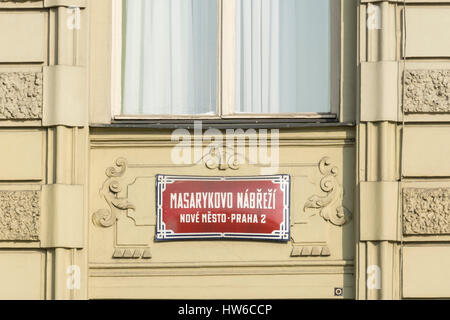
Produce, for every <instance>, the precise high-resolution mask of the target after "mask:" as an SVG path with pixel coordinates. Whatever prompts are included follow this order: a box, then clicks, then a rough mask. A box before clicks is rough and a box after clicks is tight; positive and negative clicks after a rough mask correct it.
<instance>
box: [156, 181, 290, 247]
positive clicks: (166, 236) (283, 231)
mask: <svg viewBox="0 0 450 320" xmlns="http://www.w3.org/2000/svg"><path fill="white" fill-rule="evenodd" d="M175 181H271V182H272V183H274V184H280V189H281V190H282V191H283V222H282V223H281V225H280V230H276V231H274V232H272V233H271V234H256V233H178V234H177V233H175V232H173V231H172V230H167V229H166V226H165V223H164V221H163V220H164V219H163V207H162V203H163V192H164V191H165V189H166V185H167V184H172V183H174V182H175ZM290 189H291V177H290V176H289V175H275V176H258V177H194V176H169V175H157V176H156V197H157V199H156V234H155V241H174V240H202V239H207V240H214V239H216V240H228V239H229V240H232V239H236V240H268V241H278V242H288V241H290V239H291V232H290V231H291V224H290V202H291V201H290V200H291V190H290Z"/></svg>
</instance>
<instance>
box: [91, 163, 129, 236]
mask: <svg viewBox="0 0 450 320" xmlns="http://www.w3.org/2000/svg"><path fill="white" fill-rule="evenodd" d="M126 169H127V160H126V159H124V158H119V159H117V160H116V167H110V168H108V169H107V170H106V176H107V177H108V179H107V180H106V181H105V182H104V183H103V186H102V188H101V190H100V195H101V196H102V197H103V198H104V199H105V200H106V202H107V203H108V206H109V210H108V209H100V210H98V211H96V212H95V213H94V214H93V216H92V220H93V222H94V224H95V225H97V226H100V227H104V228H109V227H112V226H113V225H114V224H115V223H116V221H117V218H118V216H119V214H120V213H122V212H127V211H128V210H130V209H131V210H135V207H134V205H133V204H131V203H130V202H128V199H127V198H125V197H120V196H119V194H120V193H121V192H122V185H121V183H120V178H121V177H123V175H124V174H125V171H126Z"/></svg>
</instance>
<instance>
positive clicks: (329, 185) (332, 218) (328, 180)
mask: <svg viewBox="0 0 450 320" xmlns="http://www.w3.org/2000/svg"><path fill="white" fill-rule="evenodd" d="M319 170H320V173H321V174H322V175H324V177H323V178H322V180H321V181H320V188H321V189H322V191H323V192H325V193H326V195H325V196H318V195H314V196H312V197H311V198H309V200H308V202H306V204H305V207H304V209H303V211H305V212H306V209H319V210H320V216H321V217H322V218H323V219H324V220H325V221H327V222H330V223H332V224H333V225H335V226H343V225H345V224H346V223H348V222H349V221H350V220H351V218H352V214H351V212H350V211H349V210H348V209H347V208H345V207H344V206H343V205H342V202H343V198H344V189H343V187H342V186H341V185H340V184H339V182H338V180H337V176H338V168H337V167H336V166H333V165H332V163H331V159H330V158H329V157H325V158H323V159H322V160H321V161H320V162H319Z"/></svg>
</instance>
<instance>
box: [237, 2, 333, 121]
mask: <svg viewBox="0 0 450 320" xmlns="http://www.w3.org/2000/svg"><path fill="white" fill-rule="evenodd" d="M235 1H236V30H237V31H236V39H237V40H236V112H238V113H239V112H241V113H288V112H330V110H331V103H330V100H331V99H330V95H331V94H330V90H331V88H330V78H331V77H330V70H331V66H330V64H331V63H330V60H331V56H330V55H331V53H330V47H331V46H330V28H331V27H330V0H235Z"/></svg>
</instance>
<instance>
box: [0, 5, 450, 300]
mask: <svg viewBox="0 0 450 320" xmlns="http://www.w3.org/2000/svg"><path fill="white" fill-rule="evenodd" d="M336 1H338V0H336ZM69 5H77V6H79V7H80V8H81V10H80V12H81V24H80V29H71V28H68V27H67V21H68V19H70V18H71V15H72V14H73V10H69V9H68V6H69ZM368 5H375V6H376V7H375V9H376V12H378V13H379V18H380V26H379V27H380V28H373V26H372V25H370V24H368V23H367V22H368V21H370V20H368V19H367V18H368V17H367V15H368V13H367V8H368ZM404 10H406V11H404ZM341 11H342V21H341V25H342V37H341V38H342V39H341V60H342V61H341V81H340V85H341V88H340V104H341V112H340V119H339V120H340V121H339V123H331V124H330V123H328V124H307V125H298V124H297V125H293V124H292V125H291V126H290V128H287V127H280V128H279V129H280V172H279V173H286V174H290V175H291V177H292V200H291V231H292V239H291V241H290V242H288V243H285V244H279V243H267V242H245V241H220V242H218V241H212V242H195V241H194V242H192V241H190V242H173V243H155V242H154V240H153V238H154V230H155V210H154V208H155V196H154V184H155V175H156V174H178V175H183V174H189V175H199V176H218V175H220V176H224V175H225V176H248V175H258V174H260V169H261V168H260V167H259V166H257V165H250V164H242V165H240V166H239V167H238V168H231V167H229V166H226V165H225V166H223V167H221V168H217V167H216V166H210V165H208V164H205V163H199V164H197V165H193V166H187V165H172V164H170V153H171V150H172V148H173V146H174V142H172V141H171V132H172V131H171V130H170V129H164V128H162V127H158V126H146V125H140V126H125V125H123V124H120V123H114V125H111V96H112V95H111V82H110V79H111V74H112V71H111V46H112V44H111V42H112V41H111V40H112V22H111V21H112V18H111V16H112V14H111V2H110V0H95V1H94V0H84V1H83V0H77V1H65V0H45V1H3V0H2V1H0V43H2V49H1V50H0V147H1V148H0V149H1V150H3V151H4V153H3V155H2V157H1V159H0V164H1V166H0V167H1V168H2V170H0V281H1V282H2V286H0V298H2V299H14V298H25V299H96V298H99V299H100V298H336V299H342V298H347V299H403V298H448V297H450V291H449V290H450V289H449V288H450V286H448V285H447V284H448V282H449V281H450V274H449V273H448V272H447V270H448V265H449V264H450V260H449V258H448V251H449V248H450V245H449V241H450V229H449V224H450V217H449V211H448V204H449V193H450V191H449V190H450V167H449V164H448V163H449V162H448V161H447V159H448V156H450V149H449V146H448V144H446V143H445V139H446V138H448V137H449V136H450V126H449V120H450V117H449V112H450V102H449V99H450V89H449V83H450V71H449V70H450V68H449V61H450V60H449V58H450V46H449V42H448V41H447V40H448V39H447V38H448V36H447V33H446V30H448V29H449V27H450V1H443V0H441V1H425V0H422V1H414V0H407V1H405V2H403V1H357V0H343V1H342V10H341ZM405 17H406V20H405ZM405 21H406V22H405ZM273 128H276V126H275V125H273ZM277 128H278V127H277ZM111 168H112V169H111ZM324 181H328V182H329V183H330V184H328V185H327V187H324V186H323V183H324ZM111 183H114V187H113V188H110V185H111ZM330 186H331V187H330ZM313 196H316V197H322V198H323V199H324V201H323V202H322V205H321V206H319V207H316V208H314V207H313V206H312V205H311V203H310V201H309V200H310V199H311V197H313ZM117 199H120V200H121V201H122V200H123V201H126V202H129V203H132V204H133V207H134V208H135V209H134V210H128V209H127V208H125V207H123V206H120V205H115V203H116V202H115V201H114V200H117ZM339 212H344V213H345V214H346V215H345V219H344V220H339V219H337V220H332V219H331V220H330V219H327V218H326V217H327V214H328V215H331V216H333V215H336V214H337V213H339ZM102 218H106V220H102ZM109 218H112V219H110V220H108V219H109ZM102 221H103V223H102ZM105 221H106V222H105ZM336 221H338V222H336ZM107 222H111V223H107ZM78 272H79V273H78ZM78 275H79V277H80V282H79V287H77V286H76V285H75V288H73V286H72V288H71V286H70V285H69V286H68V285H67V284H68V282H69V284H78V283H76V282H77V281H76V279H78V278H77V277H78ZM74 279H75V280H74ZM72 280H74V281H75V282H73V281H72ZM378 280H379V281H378ZM367 284H368V285H367ZM336 288H343V295H342V296H336V295H335V289H336Z"/></svg>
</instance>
